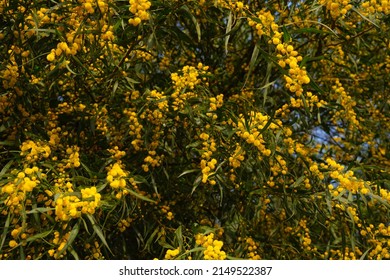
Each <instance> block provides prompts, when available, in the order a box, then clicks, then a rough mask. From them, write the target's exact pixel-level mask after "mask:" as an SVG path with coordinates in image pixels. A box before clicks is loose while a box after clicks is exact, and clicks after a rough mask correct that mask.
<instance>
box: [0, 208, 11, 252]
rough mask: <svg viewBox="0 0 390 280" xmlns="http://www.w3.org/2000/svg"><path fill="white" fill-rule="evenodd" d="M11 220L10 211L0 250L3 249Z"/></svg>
mask: <svg viewBox="0 0 390 280" xmlns="http://www.w3.org/2000/svg"><path fill="white" fill-rule="evenodd" d="M10 221H11V213H10V212H8V215H7V220H5V224H4V230H3V233H2V234H1V243H0V252H1V249H2V248H3V245H4V242H5V239H6V237H7V233H8V229H9V224H10Z"/></svg>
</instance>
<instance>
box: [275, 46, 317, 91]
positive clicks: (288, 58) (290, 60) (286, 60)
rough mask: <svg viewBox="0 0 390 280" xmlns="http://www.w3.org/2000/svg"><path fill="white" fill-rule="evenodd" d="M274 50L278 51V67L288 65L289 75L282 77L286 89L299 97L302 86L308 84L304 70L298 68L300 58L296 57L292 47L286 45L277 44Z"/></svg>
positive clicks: (296, 54) (308, 79)
mask: <svg viewBox="0 0 390 280" xmlns="http://www.w3.org/2000/svg"><path fill="white" fill-rule="evenodd" d="M276 50H277V51H278V55H277V57H278V58H279V61H278V63H279V65H280V66H281V67H282V68H285V67H286V65H288V66H289V68H290V69H289V70H288V74H289V75H284V79H285V81H286V87H287V88H288V89H289V90H290V91H291V92H293V93H295V94H296V95H297V96H300V95H301V94H302V92H303V88H302V85H304V84H308V83H310V78H309V77H308V75H307V72H306V70H305V69H304V68H301V67H300V66H299V62H300V61H302V56H298V52H297V51H295V50H294V47H293V46H292V45H289V44H286V43H284V44H278V45H277V46H276Z"/></svg>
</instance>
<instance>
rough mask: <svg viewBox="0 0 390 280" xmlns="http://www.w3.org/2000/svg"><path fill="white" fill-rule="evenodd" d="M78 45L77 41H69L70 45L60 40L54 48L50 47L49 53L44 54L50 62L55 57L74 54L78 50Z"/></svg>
mask: <svg viewBox="0 0 390 280" xmlns="http://www.w3.org/2000/svg"><path fill="white" fill-rule="evenodd" d="M80 48H81V47H80V46H79V44H77V43H71V45H70V47H69V46H68V44H67V43H66V42H60V43H58V44H57V48H56V49H52V50H51V51H50V53H49V54H48V55H47V56H46V59H47V60H48V61H50V62H52V61H54V60H55V59H56V57H59V56H61V55H62V54H65V55H76V54H77V51H79V50H80Z"/></svg>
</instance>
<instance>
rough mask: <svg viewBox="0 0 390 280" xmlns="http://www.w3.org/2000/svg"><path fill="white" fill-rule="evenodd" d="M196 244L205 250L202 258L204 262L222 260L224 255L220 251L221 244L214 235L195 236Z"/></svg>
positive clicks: (224, 257)
mask: <svg viewBox="0 0 390 280" xmlns="http://www.w3.org/2000/svg"><path fill="white" fill-rule="evenodd" d="M195 242H196V244H198V245H200V246H202V247H204V248H205V250H204V251H203V255H204V256H203V258H204V259H205V260H224V259H226V253H225V252H224V251H222V250H221V249H222V246H223V242H222V241H219V240H217V239H215V238H214V233H210V234H208V235H204V234H200V233H199V234H197V235H196V236H195Z"/></svg>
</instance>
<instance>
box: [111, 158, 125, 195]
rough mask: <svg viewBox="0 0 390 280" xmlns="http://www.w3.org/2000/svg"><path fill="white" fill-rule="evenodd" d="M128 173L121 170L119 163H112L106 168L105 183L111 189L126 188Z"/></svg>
mask: <svg viewBox="0 0 390 280" xmlns="http://www.w3.org/2000/svg"><path fill="white" fill-rule="evenodd" d="M127 175H128V173H127V171H125V170H123V166H121V164H120V163H114V164H113V165H111V166H110V167H109V168H108V172H107V177H106V179H107V181H108V183H109V184H110V186H111V188H113V189H118V188H119V189H124V188H126V177H127Z"/></svg>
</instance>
